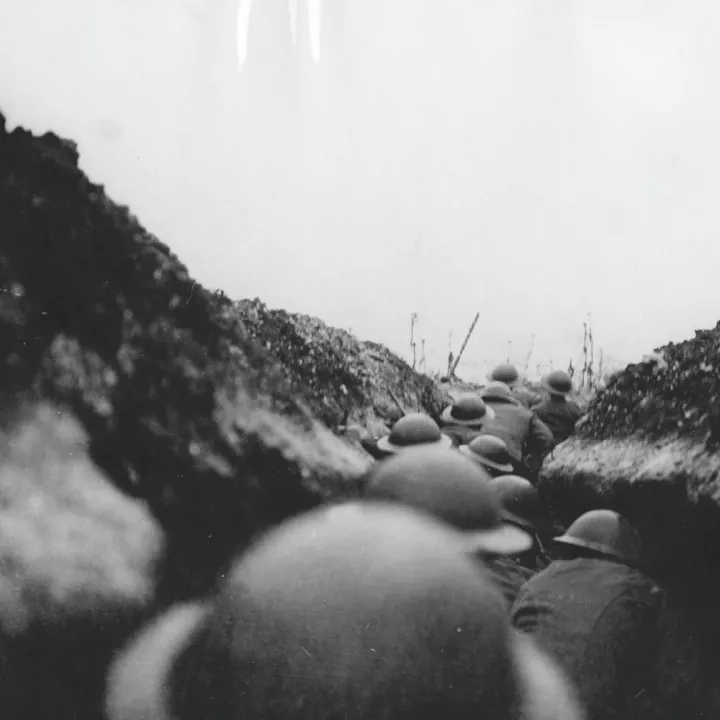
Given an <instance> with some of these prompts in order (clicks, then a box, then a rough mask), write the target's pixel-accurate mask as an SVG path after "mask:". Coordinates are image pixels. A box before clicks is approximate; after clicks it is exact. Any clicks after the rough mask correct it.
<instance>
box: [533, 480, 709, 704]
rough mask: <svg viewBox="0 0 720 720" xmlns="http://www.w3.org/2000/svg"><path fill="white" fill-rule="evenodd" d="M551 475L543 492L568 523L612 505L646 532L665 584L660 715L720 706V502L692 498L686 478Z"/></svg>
mask: <svg viewBox="0 0 720 720" xmlns="http://www.w3.org/2000/svg"><path fill="white" fill-rule="evenodd" d="M586 480H590V482H582V483H580V482H577V481H576V480H571V479H570V478H553V481H552V482H551V483H549V482H541V485H540V492H541V495H542V496H543V499H544V501H545V502H546V503H547V505H548V506H549V508H550V510H551V514H552V515H553V518H554V519H555V520H556V521H557V522H559V523H560V524H562V525H563V526H565V527H567V526H568V525H569V524H570V523H571V522H572V521H573V520H574V519H576V518H577V517H578V516H579V515H581V514H582V513H584V512H587V511H588V510H592V509H596V508H607V509H610V510H615V511H616V512H619V513H621V514H623V515H625V517H627V518H628V520H630V522H632V523H633V525H634V526H635V527H636V528H637V529H638V531H639V532H640V535H641V537H642V539H643V543H644V546H645V549H646V557H647V563H648V564H647V571H648V573H649V574H650V575H651V576H652V577H653V578H655V579H656V580H657V581H658V583H659V584H660V585H661V586H662V587H663V588H664V589H665V591H666V593H667V596H666V604H665V608H664V612H663V616H662V620H661V623H662V624H661V628H660V629H661V637H662V643H661V652H660V654H659V657H658V661H659V672H660V676H659V683H660V686H661V687H662V688H663V702H662V704H661V707H658V712H657V715H656V717H666V718H674V717H683V718H705V717H715V716H717V714H718V713H719V712H720V612H719V611H718V608H719V607H720V506H718V504H717V503H716V502H714V501H713V500H712V499H711V498H709V497H701V498H698V499H691V498H690V497H689V496H688V492H687V483H688V478H687V477H684V476H677V477H675V478H674V479H673V481H672V482H670V481H657V480H656V481H653V480H647V481H633V482H630V481H627V482H618V483H615V484H613V486H612V488H611V489H610V490H609V491H607V490H605V491H604V492H602V493H601V492H600V491H599V490H598V489H597V488H599V487H601V484H600V483H599V482H597V481H599V480H600V478H595V482H592V479H586Z"/></svg>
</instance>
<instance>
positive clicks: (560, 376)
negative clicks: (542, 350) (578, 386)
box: [542, 370, 572, 395]
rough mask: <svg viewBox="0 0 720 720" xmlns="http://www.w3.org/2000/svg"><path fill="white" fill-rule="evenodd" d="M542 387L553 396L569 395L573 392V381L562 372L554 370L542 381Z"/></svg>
mask: <svg viewBox="0 0 720 720" xmlns="http://www.w3.org/2000/svg"><path fill="white" fill-rule="evenodd" d="M542 386H543V388H544V389H545V390H547V391H548V392H549V393H550V394H551V395H567V394H568V393H569V392H571V391H572V380H571V379H570V376H569V375H568V374H567V373H566V372H564V371H562V370H553V371H552V372H550V373H548V374H547V375H545V376H544V377H543V379H542Z"/></svg>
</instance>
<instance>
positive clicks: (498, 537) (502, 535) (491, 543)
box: [465, 523, 534, 555]
mask: <svg viewBox="0 0 720 720" xmlns="http://www.w3.org/2000/svg"><path fill="white" fill-rule="evenodd" d="M465 535H466V538H467V544H468V546H469V550H470V551H471V552H472V553H488V554H491V555H517V554H519V553H523V552H527V551H528V550H530V548H531V547H532V546H533V544H534V541H533V538H532V536H531V535H530V534H529V533H528V532H526V531H525V530H522V529H521V528H519V527H517V526H516V525H511V524H509V523H501V524H500V525H497V526H496V527H494V528H490V529H488V530H478V531H469V532H467V533H465Z"/></svg>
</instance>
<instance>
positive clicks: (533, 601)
mask: <svg viewBox="0 0 720 720" xmlns="http://www.w3.org/2000/svg"><path fill="white" fill-rule="evenodd" d="M556 542H557V544H558V545H559V546H560V547H561V548H563V549H564V554H565V557H564V559H561V560H555V561H553V562H552V563H550V565H549V566H548V567H547V568H546V569H545V570H543V571H542V572H540V573H538V574H537V575H535V576H534V577H533V578H531V579H530V580H529V581H528V582H527V584H526V585H525V586H524V587H523V588H522V589H521V590H520V593H519V595H518V597H517V599H516V601H515V604H514V606H513V609H512V621H513V624H514V625H515V627H517V628H518V629H519V630H521V631H523V632H525V633H528V634H530V635H532V636H533V637H534V638H535V639H536V640H537V642H538V643H539V644H540V646H541V647H543V648H545V649H546V650H547V651H548V652H549V653H551V654H552V655H553V656H554V657H555V658H557V660H558V662H560V664H561V665H562V666H563V668H564V669H565V671H566V672H567V673H568V675H569V676H570V677H571V678H572V679H573V681H574V682H575V684H576V686H577V688H578V692H579V694H580V698H581V700H582V702H583V704H584V707H585V709H586V711H587V716H588V720H625V719H627V720H631V719H634V718H636V717H639V716H641V715H642V714H643V712H644V711H646V709H647V707H648V705H647V704H646V703H647V702H648V700H649V698H650V697H651V696H652V695H653V693H654V692H655V691H656V664H655V662H656V654H657V648H658V641H659V638H658V630H657V628H658V622H659V619H660V618H659V613H660V605H661V602H662V593H661V592H660V590H659V588H658V587H657V586H656V584H655V582H654V581H653V580H652V579H651V578H650V577H648V576H647V575H646V574H645V573H643V572H642V570H641V569H640V568H641V567H642V558H641V546H640V538H639V536H638V534H637V532H636V531H635V529H634V528H633V527H632V526H631V525H630V523H629V522H628V521H627V520H626V519H625V518H623V517H622V516H620V515H618V514H617V513H614V512H612V511H610V510H594V511H592V512H589V513H586V514H584V515H582V516H581V517H580V518H578V519H577V520H576V521H575V522H574V523H573V524H572V525H571V526H570V527H569V528H568V530H567V532H566V533H565V535H563V536H561V537H559V538H557V540H556Z"/></svg>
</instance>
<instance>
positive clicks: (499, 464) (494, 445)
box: [458, 435, 514, 473]
mask: <svg viewBox="0 0 720 720" xmlns="http://www.w3.org/2000/svg"><path fill="white" fill-rule="evenodd" d="M458 449H459V450H460V452H461V453H462V454H463V455H465V456H466V457H468V458H470V459H471V460H474V461H475V462H476V463H480V465H483V466H485V467H486V468H492V469H493V470H499V471H500V472H504V473H511V472H512V471H513V470H514V468H513V465H512V458H511V457H510V453H509V452H508V448H507V445H506V443H505V441H504V440H502V439H501V438H499V437H495V436H494V435H480V436H478V437H476V438H475V439H474V440H472V442H470V444H469V445H461V446H460V447H459V448H458Z"/></svg>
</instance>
